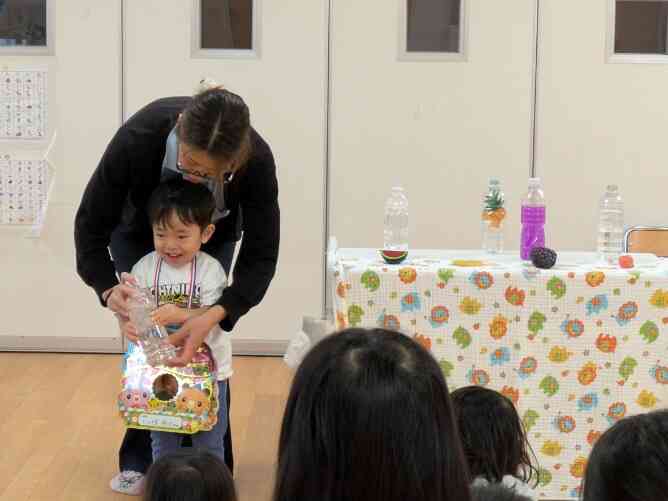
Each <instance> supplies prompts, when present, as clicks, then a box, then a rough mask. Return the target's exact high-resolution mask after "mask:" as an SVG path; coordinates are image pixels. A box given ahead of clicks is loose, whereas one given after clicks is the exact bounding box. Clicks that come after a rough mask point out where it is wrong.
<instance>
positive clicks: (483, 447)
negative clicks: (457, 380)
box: [451, 386, 538, 482]
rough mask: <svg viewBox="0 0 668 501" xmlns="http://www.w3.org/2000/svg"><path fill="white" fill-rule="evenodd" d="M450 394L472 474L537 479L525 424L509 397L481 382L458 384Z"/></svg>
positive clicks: (498, 478)
mask: <svg viewBox="0 0 668 501" xmlns="http://www.w3.org/2000/svg"><path fill="white" fill-rule="evenodd" d="M451 397H452V402H453V405H454V409H455V416H456V417H457V425H458V427H459V433H460V434H461V437H462V445H463V446H464V454H465V456H466V459H467V461H468V465H469V470H470V472H471V476H472V477H483V478H485V479H487V480H488V481H489V482H500V481H501V479H502V478H503V477H504V476H505V475H513V476H516V477H519V478H520V479H522V480H523V481H525V482H528V481H530V480H531V479H532V477H534V476H535V477H534V480H536V481H537V480H538V470H537V468H536V467H535V465H534V464H533V463H532V461H531V457H532V456H533V451H531V446H530V445H529V444H528V442H527V438H526V433H525V431H524V426H523V424H522V421H521V420H520V417H519V415H518V414H517V411H516V410H515V406H514V405H513V403H512V402H511V401H510V400H509V399H508V398H506V397H505V396H503V395H501V394H500V393H498V392H496V391H494V390H489V389H487V388H482V387H480V386H465V387H464V388H459V389H458V390H456V391H454V392H453V393H452V395H451ZM533 457H535V456H533Z"/></svg>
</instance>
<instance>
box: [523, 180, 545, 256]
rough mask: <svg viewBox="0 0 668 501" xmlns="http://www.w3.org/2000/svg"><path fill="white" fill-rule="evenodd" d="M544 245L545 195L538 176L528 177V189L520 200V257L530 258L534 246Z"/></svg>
mask: <svg viewBox="0 0 668 501" xmlns="http://www.w3.org/2000/svg"><path fill="white" fill-rule="evenodd" d="M544 246H545V195H543V190H542V189H541V186H540V178H538V177H531V178H529V191H528V192H527V195H526V197H524V199H523V200H522V237H521V242H520V257H521V258H522V259H523V260H524V261H529V260H530V259H531V250H532V249H533V248H534V247H544Z"/></svg>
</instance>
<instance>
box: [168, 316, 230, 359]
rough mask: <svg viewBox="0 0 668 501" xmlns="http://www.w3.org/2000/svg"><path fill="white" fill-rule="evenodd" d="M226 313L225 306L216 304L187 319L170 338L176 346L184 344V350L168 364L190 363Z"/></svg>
mask: <svg viewBox="0 0 668 501" xmlns="http://www.w3.org/2000/svg"><path fill="white" fill-rule="evenodd" d="M226 315H227V312H226V311H225V308H223V307H222V306H220V305H216V306H212V307H211V308H209V309H208V310H207V312H206V313H202V314H201V315H198V316H196V317H194V318H191V319H190V320H187V321H186V322H185V323H184V324H183V325H182V326H181V328H180V329H179V330H178V331H176V332H175V333H174V334H172V335H171V336H169V338H168V341H169V342H170V343H172V344H173V345H175V346H179V345H183V350H181V352H180V354H179V356H178V357H176V358H173V359H171V360H169V361H168V362H167V365H170V366H173V367H184V366H186V365H188V364H189V363H190V361H191V360H192V358H193V357H194V356H195V353H196V352H197V349H198V348H199V347H200V346H201V345H202V343H203V342H204V340H205V339H206V336H207V335H208V334H209V332H210V331H211V329H213V327H215V326H216V324H218V323H220V322H221V321H222V320H223V319H224V318H225V316H226Z"/></svg>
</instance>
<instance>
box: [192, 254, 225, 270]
mask: <svg viewBox="0 0 668 501" xmlns="http://www.w3.org/2000/svg"><path fill="white" fill-rule="evenodd" d="M197 266H198V267H200V268H201V269H208V270H220V271H223V273H225V271H224V269H223V265H222V264H220V261H218V260H217V259H216V258H215V257H213V256H212V255H211V254H207V253H206V252H204V251H199V254H197Z"/></svg>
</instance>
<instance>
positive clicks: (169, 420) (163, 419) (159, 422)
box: [139, 414, 181, 430]
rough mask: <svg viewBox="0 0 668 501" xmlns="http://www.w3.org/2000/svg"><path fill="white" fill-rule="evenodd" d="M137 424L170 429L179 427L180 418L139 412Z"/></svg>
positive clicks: (178, 428)
mask: <svg viewBox="0 0 668 501" xmlns="http://www.w3.org/2000/svg"><path fill="white" fill-rule="evenodd" d="M139 424H140V425H142V426H150V427H152V428H168V429H170V430H180V429H181V418H180V417H175V416H157V415H155V414H153V415H151V414H140V416H139Z"/></svg>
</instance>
